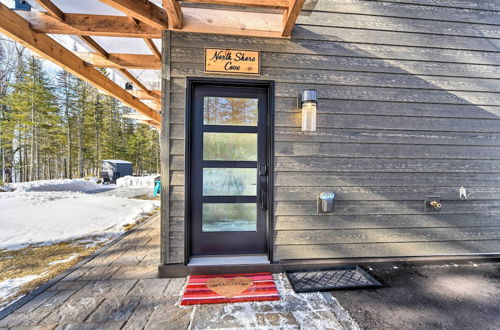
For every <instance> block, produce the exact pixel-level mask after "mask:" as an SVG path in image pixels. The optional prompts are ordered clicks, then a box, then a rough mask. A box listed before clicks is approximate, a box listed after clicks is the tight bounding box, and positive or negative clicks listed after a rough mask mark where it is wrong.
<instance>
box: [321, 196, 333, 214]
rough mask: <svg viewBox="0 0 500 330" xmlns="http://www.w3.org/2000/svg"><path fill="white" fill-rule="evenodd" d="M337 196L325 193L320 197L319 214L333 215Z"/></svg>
mask: <svg viewBox="0 0 500 330" xmlns="http://www.w3.org/2000/svg"><path fill="white" fill-rule="evenodd" d="M334 200H335V194H334V193H333V192H331V191H325V192H322V193H321V194H319V196H318V213H333V201H334Z"/></svg>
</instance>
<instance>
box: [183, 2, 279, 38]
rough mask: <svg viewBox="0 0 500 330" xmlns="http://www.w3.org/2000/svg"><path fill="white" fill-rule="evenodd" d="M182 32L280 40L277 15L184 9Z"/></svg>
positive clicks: (225, 10) (212, 9)
mask: <svg viewBox="0 0 500 330" xmlns="http://www.w3.org/2000/svg"><path fill="white" fill-rule="evenodd" d="M182 11H183V13H184V27H183V28H182V30H181V31H183V32H195V33H210V34H231V35H241V36H252V37H269V38H281V19H282V15H280V14H279V13H262V12H249V11H237V10H227V9H214V8H195V7H184V8H183V9H182Z"/></svg>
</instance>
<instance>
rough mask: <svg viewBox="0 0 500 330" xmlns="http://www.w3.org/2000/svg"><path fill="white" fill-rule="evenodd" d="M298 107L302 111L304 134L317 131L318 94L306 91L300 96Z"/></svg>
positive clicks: (314, 91) (312, 90) (310, 90)
mask: <svg viewBox="0 0 500 330" xmlns="http://www.w3.org/2000/svg"><path fill="white" fill-rule="evenodd" d="M297 104H298V106H299V107H300V109H301V110H302V132H314V131H316V108H317V107H318V92H316V90H314V89H306V90H305V91H303V92H302V95H299V96H298V102H297Z"/></svg>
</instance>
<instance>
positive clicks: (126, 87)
mask: <svg viewBox="0 0 500 330" xmlns="http://www.w3.org/2000/svg"><path fill="white" fill-rule="evenodd" d="M133 89H134V85H133V84H132V83H131V82H126V83H125V90H126V91H131V90H133Z"/></svg>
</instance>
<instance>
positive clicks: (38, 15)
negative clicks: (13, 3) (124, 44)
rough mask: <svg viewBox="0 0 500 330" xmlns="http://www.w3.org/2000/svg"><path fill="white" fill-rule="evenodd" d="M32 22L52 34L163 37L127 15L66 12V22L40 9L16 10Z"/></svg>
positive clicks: (153, 29)
mask: <svg viewBox="0 0 500 330" xmlns="http://www.w3.org/2000/svg"><path fill="white" fill-rule="evenodd" d="M16 14H18V15H20V16H21V17H23V18H24V19H26V20H27V21H28V22H30V24H31V27H32V28H33V30H35V31H37V32H41V33H52V34H73V35H74V34H77V35H78V34H82V35H88V36H108V37H131V38H161V30H160V29H157V28H153V27H151V26H149V25H147V24H144V23H143V22H137V23H136V22H134V21H132V20H131V19H130V17H127V16H107V15H83V14H69V13H65V17H66V19H65V20H64V22H61V21H59V20H58V19H56V18H54V17H52V16H51V15H48V14H46V13H43V12H39V11H23V10H16Z"/></svg>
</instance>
